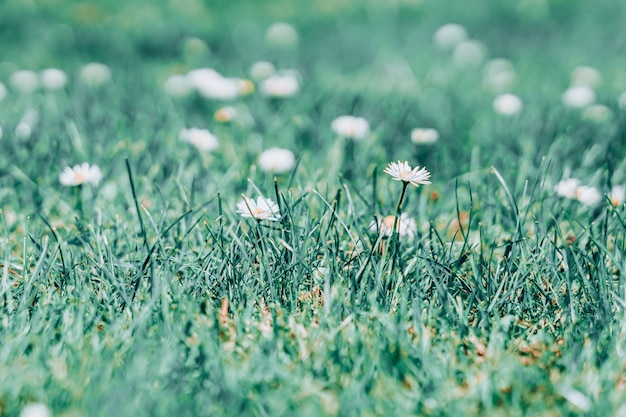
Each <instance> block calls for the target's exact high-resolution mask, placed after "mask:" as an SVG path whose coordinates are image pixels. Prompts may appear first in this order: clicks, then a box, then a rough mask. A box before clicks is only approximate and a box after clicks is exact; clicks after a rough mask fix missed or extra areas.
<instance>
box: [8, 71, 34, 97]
mask: <svg viewBox="0 0 626 417" xmlns="http://www.w3.org/2000/svg"><path fill="white" fill-rule="evenodd" d="M9 82H10V83H11V86H12V87H13V88H14V89H16V90H17V91H19V92H20V93H24V94H30V93H32V92H34V91H35V90H36V89H37V87H39V77H38V76H37V73H36V72H34V71H30V70H19V71H15V72H14V73H13V74H11V77H10V78H9Z"/></svg>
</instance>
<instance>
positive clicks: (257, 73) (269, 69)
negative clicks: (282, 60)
mask: <svg viewBox="0 0 626 417" xmlns="http://www.w3.org/2000/svg"><path fill="white" fill-rule="evenodd" d="M275 72H276V68H274V65H272V63H271V62H267V61H257V62H255V63H254V64H252V66H251V67H250V71H249V74H250V77H252V79H253V80H255V81H260V80H264V79H265V78H268V77H271V76H272V75H274V73H275Z"/></svg>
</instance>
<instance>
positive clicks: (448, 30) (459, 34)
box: [433, 23, 467, 49]
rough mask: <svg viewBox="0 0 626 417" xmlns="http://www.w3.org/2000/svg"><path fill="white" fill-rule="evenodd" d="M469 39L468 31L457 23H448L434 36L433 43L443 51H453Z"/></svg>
mask: <svg viewBox="0 0 626 417" xmlns="http://www.w3.org/2000/svg"><path fill="white" fill-rule="evenodd" d="M465 39H467V31H466V30H465V28H464V27H463V26H461V25H459V24H457V23H446V24H445V25H443V26H441V27H440V28H439V29H437V31H436V32H435V34H434V35H433V43H434V44H435V46H437V47H438V48H441V49H453V48H454V47H455V46H457V45H458V44H459V43H461V42H463V41H464V40H465Z"/></svg>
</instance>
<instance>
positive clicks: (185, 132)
mask: <svg viewBox="0 0 626 417" xmlns="http://www.w3.org/2000/svg"><path fill="white" fill-rule="evenodd" d="M179 137H180V140H182V141H183V142H188V143H191V144H192V145H193V146H195V147H196V148H198V150H200V151H202V152H210V151H212V150H214V149H217V148H218V147H219V144H220V143H219V140H218V139H217V137H215V135H213V133H211V132H209V131H208V130H206V129H198V128H197V127H192V128H191V129H182V130H181V131H180V133H179Z"/></svg>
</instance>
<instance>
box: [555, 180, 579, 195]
mask: <svg viewBox="0 0 626 417" xmlns="http://www.w3.org/2000/svg"><path fill="white" fill-rule="evenodd" d="M579 186H580V180H579V179H577V178H567V179H565V180H561V181H559V182H558V184H557V185H556V186H555V187H554V191H556V193H557V194H558V195H560V196H562V197H566V198H576V189H577V188H578V187H579Z"/></svg>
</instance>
